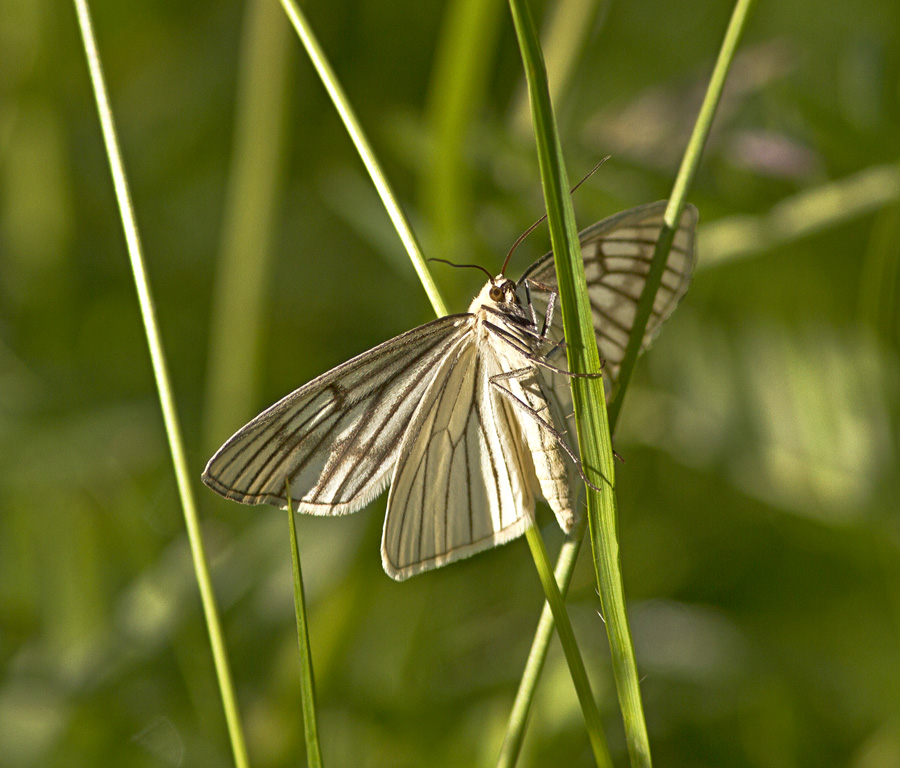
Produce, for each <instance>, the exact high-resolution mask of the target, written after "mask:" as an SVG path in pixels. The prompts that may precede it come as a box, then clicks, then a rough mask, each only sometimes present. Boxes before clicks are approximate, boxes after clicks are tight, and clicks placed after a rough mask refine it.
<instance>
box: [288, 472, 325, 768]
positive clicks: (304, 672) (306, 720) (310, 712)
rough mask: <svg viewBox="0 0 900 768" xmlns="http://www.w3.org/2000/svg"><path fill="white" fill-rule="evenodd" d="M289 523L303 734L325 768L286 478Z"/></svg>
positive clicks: (309, 754) (312, 762)
mask: <svg viewBox="0 0 900 768" xmlns="http://www.w3.org/2000/svg"><path fill="white" fill-rule="evenodd" d="M285 489H286V491H287V494H286V496H285V498H286V499H287V513H288V525H289V526H290V531H291V533H290V536H291V565H292V567H293V570H294V612H295V613H296V615H297V644H298V645H299V651H300V694H301V695H300V701H301V705H302V709H303V736H304V740H305V741H306V762H307V764H308V765H309V767H310V768H322V747H321V746H320V745H319V725H318V717H317V716H316V681H315V678H314V676H313V665H312V652H311V651H310V647H309V622H308V621H307V618H306V597H305V595H304V592H303V572H302V571H301V570H300V549H299V547H298V546H297V524H296V521H295V519H294V509H293V506H292V505H291V484H290V481H289V480H285Z"/></svg>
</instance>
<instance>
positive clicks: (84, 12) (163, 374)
mask: <svg viewBox="0 0 900 768" xmlns="http://www.w3.org/2000/svg"><path fill="white" fill-rule="evenodd" d="M75 10H76V13H77V14H78V23H79V26H80V28H81V37H82V41H83V44H84V52H85V56H86V57H87V62H88V69H89V70H90V77H91V86H92V88H93V90H94V97H95V99H96V101H97V113H98V115H99V118H100V126H101V129H102V131H103V140H104V142H105V144H106V153H107V156H108V158H109V164H110V170H111V172H112V177H113V185H114V186H115V192H116V199H117V201H118V203H119V212H120V215H121V217H122V227H123V229H124V230H125V240H126V242H127V245H128V256H129V258H130V260H131V270H132V273H133V275H134V282H135V287H136V289H137V294H138V302H139V304H140V308H141V317H142V319H143V323H144V332H145V333H146V335H147V346H148V348H149V350H150V359H151V361H152V364H153V375H154V378H155V379H156V389H157V391H158V393H159V402H160V408H161V409H162V415H163V421H164V422H165V429H166V436H167V437H168V442H169V451H170V452H171V454H172V463H173V464H174V467H175V478H176V481H177V483H178V493H179V496H180V497H181V506H182V510H183V512H184V521H185V525H186V526H187V534H188V540H189V541H190V544H191V555H192V557H193V563H194V573H195V575H196V577H197V585H198V586H199V588H200V599H201V601H202V603H203V613H204V616H205V618H206V627H207V631H208V632H209V640H210V646H211V648H212V654H213V661H214V663H215V668H216V677H217V678H218V683H219V691H220V693H221V695H222V705H223V707H224V709H225V719H226V721H227V724H228V733H229V736H230V738H231V750H232V753H233V755H234V762H235V765H237V766H238V768H244V767H245V766H247V765H248V761H247V748H246V746H245V742H244V734H243V731H242V730H241V723H240V716H239V714H238V707H237V698H236V697H235V694H234V686H233V684H232V681H231V672H230V670H229V667H228V657H227V654H226V651H225V642H224V640H223V638H222V628H221V623H220V621H219V612H218V609H217V607H216V601H215V596H214V594H213V588H212V582H211V581H210V578H209V568H208V566H207V562H206V552H205V549H204V546H203V537H202V535H201V533H200V523H199V521H198V519H197V506H196V504H195V502H194V494H193V491H192V490H191V483H190V479H189V473H188V468H187V460H186V458H185V451H184V442H183V440H182V437H181V426H180V424H179V421H178V414H177V412H176V410H175V399H174V397H173V395H172V387H171V385H170V383H169V373H168V369H167V366H166V357H165V353H164V351H163V346H162V339H161V338H160V335H159V325H158V323H157V320H156V310H155V308H154V304H153V296H152V293H151V291H150V283H149V280H148V279H147V271H146V269H145V267H144V257H143V254H142V249H141V243H140V237H139V235H138V229H137V222H136V221H135V217H134V208H133V207H132V204H131V195H130V193H129V191H128V182H127V179H126V177H125V167H124V164H123V162H122V155H121V152H120V151H119V143H118V138H117V136H116V128H115V123H114V120H113V114H112V110H111V108H110V105H109V97H108V95H107V92H106V83H105V81H104V78H103V68H102V66H101V64H100V54H99V51H98V50H97V42H96V39H95V37H94V30H93V25H92V23H91V17H90V11H89V9H88V6H87V0H75Z"/></svg>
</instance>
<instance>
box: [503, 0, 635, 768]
mask: <svg viewBox="0 0 900 768" xmlns="http://www.w3.org/2000/svg"><path fill="white" fill-rule="evenodd" d="M510 9H511V11H512V17H513V24H514V25H515V28H516V36H517V38H518V41H519V49H520V51H521V54H522V62H523V64H524V67H525V77H526V81H527V84H528V92H529V98H530V102H531V109H532V122H533V125H534V133H535V139H536V142H537V153H538V163H539V167H540V171H541V183H542V186H543V189H544V199H545V202H546V205H547V220H548V225H549V228H550V242H551V244H552V247H553V252H554V254H555V259H554V261H555V264H556V274H557V282H558V285H559V294H560V303H561V309H562V316H563V327H564V329H565V335H566V351H567V353H568V358H569V369H570V370H571V371H573V372H575V373H580V374H585V373H587V374H594V375H595V376H596V374H599V372H600V356H599V353H598V351H597V342H596V340H595V338H594V328H593V323H592V319H591V307H590V301H589V299H588V294H587V284H586V281H585V276H584V263H583V262H582V260H581V248H580V246H579V241H578V229H577V227H576V225H575V212H574V211H573V209H572V200H571V197H570V193H569V188H570V185H569V180H568V177H567V175H566V170H565V163H564V160H563V156H562V147H561V145H560V140H559V134H558V131H557V129H556V121H555V118H554V115H553V110H552V107H551V104H550V91H549V87H548V84H547V72H546V68H545V66H544V61H543V57H542V54H541V49H540V43H539V42H538V38H537V33H536V31H535V28H534V22H533V20H532V18H531V14H530V11H529V9H528V5H527V3H526V2H525V0H510ZM572 395H573V400H574V405H575V418H576V425H577V432H578V445H579V448H580V451H581V457H582V463H583V466H584V472H585V474H586V475H587V478H588V479H589V480H590V481H591V483H592V484H593V485H594V486H596V487H598V488H599V489H600V490H599V491H596V490H593V489H592V488H590V487H588V488H587V491H588V494H587V498H588V511H589V520H590V524H591V537H592V540H593V541H594V542H596V543H597V546H596V547H595V550H594V551H595V561H594V564H595V568H596V571H597V583H598V589H599V591H600V596H601V604H602V606H603V610H604V613H605V615H606V618H607V631H608V633H609V635H610V645H611V647H612V649H613V660H614V667H615V670H616V682H617V688H618V691H619V699H620V705H621V707H622V711H623V716H624V717H625V725H626V736H627V739H628V745H629V751H630V752H631V754H632V756H633V759H634V756H635V755H636V754H638V755H644V754H645V755H646V760H643V761H638V762H639V764H645V763H648V762H649V744H648V741H647V730H646V726H645V725H644V722H643V712H642V709H641V705H640V694H639V692H638V681H637V666H636V664H635V662H634V651H633V649H632V647H631V636H630V633H629V632H628V626H627V619H626V616H625V601H624V595H623V592H622V581H621V575H620V573H619V562H618V545H617V541H616V530H615V519H616V499H615V486H614V482H615V473H614V467H613V451H612V440H611V438H610V435H609V424H608V423H607V418H606V403H605V398H604V391H603V382H602V380H601V379H600V378H599V377H592V378H588V377H579V378H573V379H572ZM601 516H602V522H601ZM600 525H602V527H598V526H600Z"/></svg>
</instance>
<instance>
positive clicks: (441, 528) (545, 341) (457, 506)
mask: <svg viewBox="0 0 900 768" xmlns="http://www.w3.org/2000/svg"><path fill="white" fill-rule="evenodd" d="M665 207H666V204H665V202H658V203H651V204H649V205H644V206H640V207H638V208H633V209H631V210H628V211H624V212H622V213H619V214H616V215H615V216H611V217H609V218H607V219H604V220H603V221H600V222H598V223H597V224H594V226H592V227H590V228H588V229H586V230H584V231H583V232H582V233H581V234H580V236H579V238H580V242H581V251H582V257H583V260H584V268H585V274H586V277H587V283H588V294H589V297H590V302H591V308H592V314H593V325H594V331H595V335H596V339H597V345H598V347H599V351H600V356H601V358H602V359H603V360H604V361H605V364H604V368H603V373H604V378H605V380H606V381H607V383H611V382H613V381H615V379H616V377H617V375H618V370H619V364H620V363H621V361H622V357H623V355H624V351H625V346H626V344H627V343H628V337H629V333H630V330H631V327H632V324H633V322H634V317H635V310H636V307H637V303H638V300H639V299H640V296H641V291H642V289H643V287H644V282H645V280H646V275H647V271H648V269H649V267H650V261H651V259H652V256H653V250H654V246H655V244H656V240H657V237H658V236H659V233H660V230H661V228H662V226H663V215H664V212H665ZM696 224H697V210H696V208H694V207H693V206H687V207H686V208H685V210H684V213H683V215H682V217H681V221H680V223H679V227H678V230H677V231H676V234H675V240H674V243H673V245H672V249H671V251H670V253H669V256H668V259H667V262H666V266H665V271H664V273H663V278H662V284H661V285H660V288H659V291H658V292H657V294H656V299H655V301H654V305H653V311H652V313H651V316H650V319H649V321H648V323H647V329H646V332H645V334H644V340H643V345H642V349H645V348H646V347H647V346H648V344H649V343H650V340H651V339H652V337H653V336H654V334H655V333H656V332H657V330H658V329H659V326H660V325H661V324H662V322H663V321H664V320H665V319H666V318H667V317H668V316H669V315H670V314H671V313H672V310H673V309H674V308H675V306H676V305H677V304H678V302H679V300H680V299H681V297H682V296H683V295H684V293H685V291H686V290H687V288H688V285H689V283H690V279H691V273H692V270H693V265H694V230H695V228H696ZM556 290H557V288H556V271H555V265H554V263H553V254H552V253H548V254H547V255H546V256H544V257H543V258H541V259H539V260H538V261H537V262H535V263H534V264H532V265H531V266H530V267H529V268H528V269H527V270H526V271H525V274H524V275H523V276H522V277H521V278H520V279H519V280H518V282H513V281H512V280H509V279H507V278H506V277H505V276H504V275H503V274H502V273H501V274H499V275H497V276H496V277H492V278H490V279H489V280H488V282H487V283H486V284H485V286H484V288H482V290H481V292H480V293H479V294H478V295H477V296H476V297H475V299H474V301H473V302H472V304H471V306H470V307H469V311H468V312H467V313H465V314H459V315H448V316H446V317H442V318H440V319H438V320H433V321H432V322H430V323H426V324H425V325H421V326H419V327H418V328H414V329H413V330H411V331H407V332H406V333H404V334H402V335H400V336H397V337H396V338H394V339H391V340H390V341H386V342H384V343H383V344H381V345H379V346H377V347H375V348H374V349H371V350H369V351H368V352H364V353H363V354H361V355H359V356H358V357H355V358H353V359H352V360H349V361H348V362H346V363H344V364H342V365H339V366H338V367H337V368H334V369H332V370H330V371H328V372H327V373H325V374H322V375H321V376H319V377H318V378H316V379H313V380H312V381H311V382H309V383H308V384H305V385H304V386H302V387H300V388H299V389H297V390H295V391H294V392H292V393H291V394H289V395H288V396H287V397H285V398H284V399H282V400H280V401H279V402H277V403H276V404H275V405H273V406H272V407H271V408H269V409H267V410H265V411H263V412H262V413H261V414H260V415H259V416H257V417H256V418H255V419H253V420H252V421H251V422H250V423H249V424H247V425H246V426H244V427H242V428H241V429H240V430H238V432H237V433H236V434H235V435H234V436H233V437H231V438H230V439H229V440H228V441H227V442H226V443H225V444H224V445H223V446H222V447H221V448H220V449H219V450H218V452H217V453H216V455H215V456H213V457H212V459H210V461H209V463H208V464H207V466H206V470H205V471H204V473H203V481H204V482H205V483H206V484H207V485H208V486H209V487H210V488H212V489H213V490H214V491H216V492H217V493H220V494H222V495H223V496H225V497H227V498H229V499H234V500H235V501H239V502H242V503H244V504H273V505H275V506H277V507H281V508H283V509H287V505H288V499H287V494H286V481H287V483H288V484H289V486H290V489H291V497H292V498H291V506H292V507H293V508H294V509H296V510H298V511H300V512H306V513H308V514H313V515H342V514H346V513H349V512H356V511H357V510H358V509H361V508H362V507H364V506H366V504H368V503H369V502H370V501H371V500H372V499H373V498H375V497H376V496H378V495H379V494H380V493H381V491H382V490H384V487H385V486H386V485H387V484H388V483H390V485H391V489H390V494H389V496H388V503H387V515H386V517H385V521H384V535H383V538H382V544H381V555H382V562H383V564H384V569H385V571H386V572H387V573H388V575H390V576H391V577H393V578H394V579H398V580H400V579H406V578H408V577H410V576H413V575H414V574H417V573H420V572H422V571H425V570H429V569H431V568H437V567H439V566H441V565H445V564H446V563H450V562H453V561H454V560H459V559H460V558H463V557H468V556H469V555H472V554H474V553H476V552H480V551H481V550H483V549H488V548H490V547H493V546H494V545H496V544H502V543H504V542H507V541H510V540H511V539H514V538H516V537H517V536H520V535H521V534H522V533H523V532H524V531H525V528H526V527H527V526H528V525H529V524H530V523H531V521H532V520H533V516H534V508H535V497H536V496H538V495H539V496H541V497H543V498H544V499H545V500H546V501H547V503H548V504H549V505H550V508H551V509H552V510H553V512H554V514H555V515H556V519H557V520H558V521H559V524H560V526H561V527H562V529H563V530H564V531H566V532H567V533H568V532H569V531H571V529H572V527H573V526H574V524H575V517H576V510H575V495H576V494H575V489H576V487H577V486H576V481H578V480H579V479H580V478H579V474H580V463H579V459H578V456H577V454H576V446H575V442H574V430H570V429H569V421H570V418H569V417H570V415H571V410H572V405H571V403H572V400H571V391H570V383H569V378H570V376H571V374H567V373H566V372H565V370H564V367H565V364H566V355H565V350H564V333H563V327H562V313H561V312H560V311H559V307H558V306H557V303H556V298H557V294H556ZM608 392H609V388H607V393H608Z"/></svg>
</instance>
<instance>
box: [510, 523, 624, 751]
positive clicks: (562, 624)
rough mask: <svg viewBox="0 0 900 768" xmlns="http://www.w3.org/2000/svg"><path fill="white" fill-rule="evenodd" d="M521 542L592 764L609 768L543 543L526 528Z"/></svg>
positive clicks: (597, 713) (594, 706) (596, 712)
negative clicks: (575, 702)
mask: <svg viewBox="0 0 900 768" xmlns="http://www.w3.org/2000/svg"><path fill="white" fill-rule="evenodd" d="M525 538H526V539H527V540H528V546H529V547H530V548H531V556H532V557H533V558H534V563H535V566H536V567H537V572H538V577H539V578H540V580H541V586H542V587H543V588H544V594H545V595H546V596H547V603H548V605H549V606H550V610H551V612H552V614H553V618H554V619H555V620H556V628H557V634H558V635H559V641H560V644H561V645H562V648H563V653H564V654H565V657H566V663H567V664H568V665H569V674H570V675H571V676H572V682H573V683H574V684H575V692H576V694H577V695H578V703H579V704H580V705H581V711H582V713H583V714H584V723H585V726H586V727H587V732H588V738H589V739H590V742H591V750H592V751H593V753H594V761H595V762H596V764H597V766H598V768H612V757H611V756H610V754H609V747H608V746H607V744H606V736H604V734H603V721H602V720H601V719H600V711H599V710H598V709H597V702H596V701H595V699H594V695H593V693H592V692H591V684H590V682H589V681H588V676H587V671H586V670H585V668H584V661H583V660H582V658H581V652H580V651H579V650H578V643H577V642H576V640H575V633H574V631H573V630H572V624H571V622H570V621H569V614H568V613H567V612H566V606H565V604H564V602H563V598H562V595H561V594H560V592H559V587H558V586H557V584H556V578H555V576H554V574H553V571H552V570H551V569H550V559H549V558H548V557H547V549H546V547H545V546H544V540H543V539H542V538H541V533H540V531H539V530H538V529H537V527H536V526H534V525H529V526H528V528H526V529H525ZM504 759H505V758H504V756H503V753H502V752H501V757H500V762H501V763H502V761H503V760H504Z"/></svg>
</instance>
